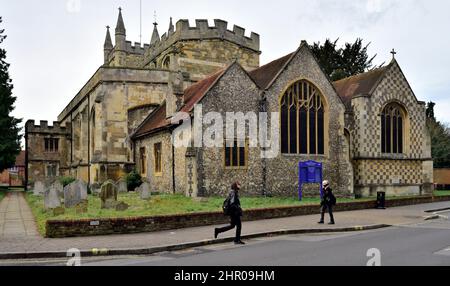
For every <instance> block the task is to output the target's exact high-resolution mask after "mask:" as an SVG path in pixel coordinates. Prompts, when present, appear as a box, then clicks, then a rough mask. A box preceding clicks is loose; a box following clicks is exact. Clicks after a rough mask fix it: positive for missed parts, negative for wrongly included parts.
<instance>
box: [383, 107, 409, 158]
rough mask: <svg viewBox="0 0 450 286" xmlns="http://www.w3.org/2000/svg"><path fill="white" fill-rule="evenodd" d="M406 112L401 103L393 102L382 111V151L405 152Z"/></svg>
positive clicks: (390, 152)
mask: <svg viewBox="0 0 450 286" xmlns="http://www.w3.org/2000/svg"><path fill="white" fill-rule="evenodd" d="M404 122H405V113H404V111H403V109H402V108H401V106H400V105H398V104H396V103H391V104H389V105H387V106H386V107H385V108H384V109H383V112H382V113H381V152H382V153H386V154H401V153H403V137H404V130H405V128H404Z"/></svg>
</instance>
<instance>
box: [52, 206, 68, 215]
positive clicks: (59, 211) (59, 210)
mask: <svg viewBox="0 0 450 286" xmlns="http://www.w3.org/2000/svg"><path fill="white" fill-rule="evenodd" d="M65 212H66V209H65V208H63V207H57V208H54V209H53V215H54V216H59V215H63V214H64V213H65Z"/></svg>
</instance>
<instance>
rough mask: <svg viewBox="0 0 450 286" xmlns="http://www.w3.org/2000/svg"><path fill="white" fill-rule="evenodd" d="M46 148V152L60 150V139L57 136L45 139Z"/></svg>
mask: <svg viewBox="0 0 450 286" xmlns="http://www.w3.org/2000/svg"><path fill="white" fill-rule="evenodd" d="M44 150H45V152H58V150H59V139H57V138H45V139H44Z"/></svg>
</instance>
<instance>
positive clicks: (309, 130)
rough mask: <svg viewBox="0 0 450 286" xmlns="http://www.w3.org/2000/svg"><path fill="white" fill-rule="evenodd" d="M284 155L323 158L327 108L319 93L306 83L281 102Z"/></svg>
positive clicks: (292, 89) (292, 90)
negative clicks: (321, 156)
mask: <svg viewBox="0 0 450 286" xmlns="http://www.w3.org/2000/svg"><path fill="white" fill-rule="evenodd" d="M280 106H281V152H282V153H283V154H324V152H325V151H324V141H325V140H324V133H325V131H324V130H325V124H324V113H325V111H324V104H323V101H322V95H321V94H320V92H319V90H317V88H315V87H314V86H313V85H312V84H311V83H309V82H308V81H305V80H301V81H298V82H296V83H294V84H293V85H292V86H290V87H289V88H288V89H287V90H286V92H285V93H284V95H283V97H282V98H281V103H280Z"/></svg>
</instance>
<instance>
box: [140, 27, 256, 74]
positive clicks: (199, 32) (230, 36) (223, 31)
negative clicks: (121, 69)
mask: <svg viewBox="0 0 450 286" xmlns="http://www.w3.org/2000/svg"><path fill="white" fill-rule="evenodd" d="M195 23H196V24H195V26H194V27H191V26H190V25H189V21H188V20H185V19H184V20H179V21H178V22H177V23H176V25H175V26H176V30H175V31H174V32H169V33H164V34H163V35H162V37H161V40H160V41H159V42H157V43H155V44H153V45H150V46H149V48H148V49H145V50H146V51H145V59H146V60H145V65H147V64H148V63H150V62H151V61H152V60H153V59H154V58H156V57H157V56H158V55H160V54H161V53H162V52H164V51H165V50H167V49H168V48H170V47H171V46H172V45H174V44H175V43H176V42H178V41H195V40H214V39H218V40H226V41H229V42H232V43H234V44H236V45H238V46H240V47H243V48H247V49H250V50H252V51H255V52H258V53H259V52H260V37H259V34H257V33H254V32H251V33H250V37H248V36H246V35H245V29H244V28H242V27H239V26H236V25H234V27H233V30H228V23H227V22H226V21H224V20H220V19H215V20H214V26H209V24H208V20H195ZM145 65H144V66H145Z"/></svg>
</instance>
